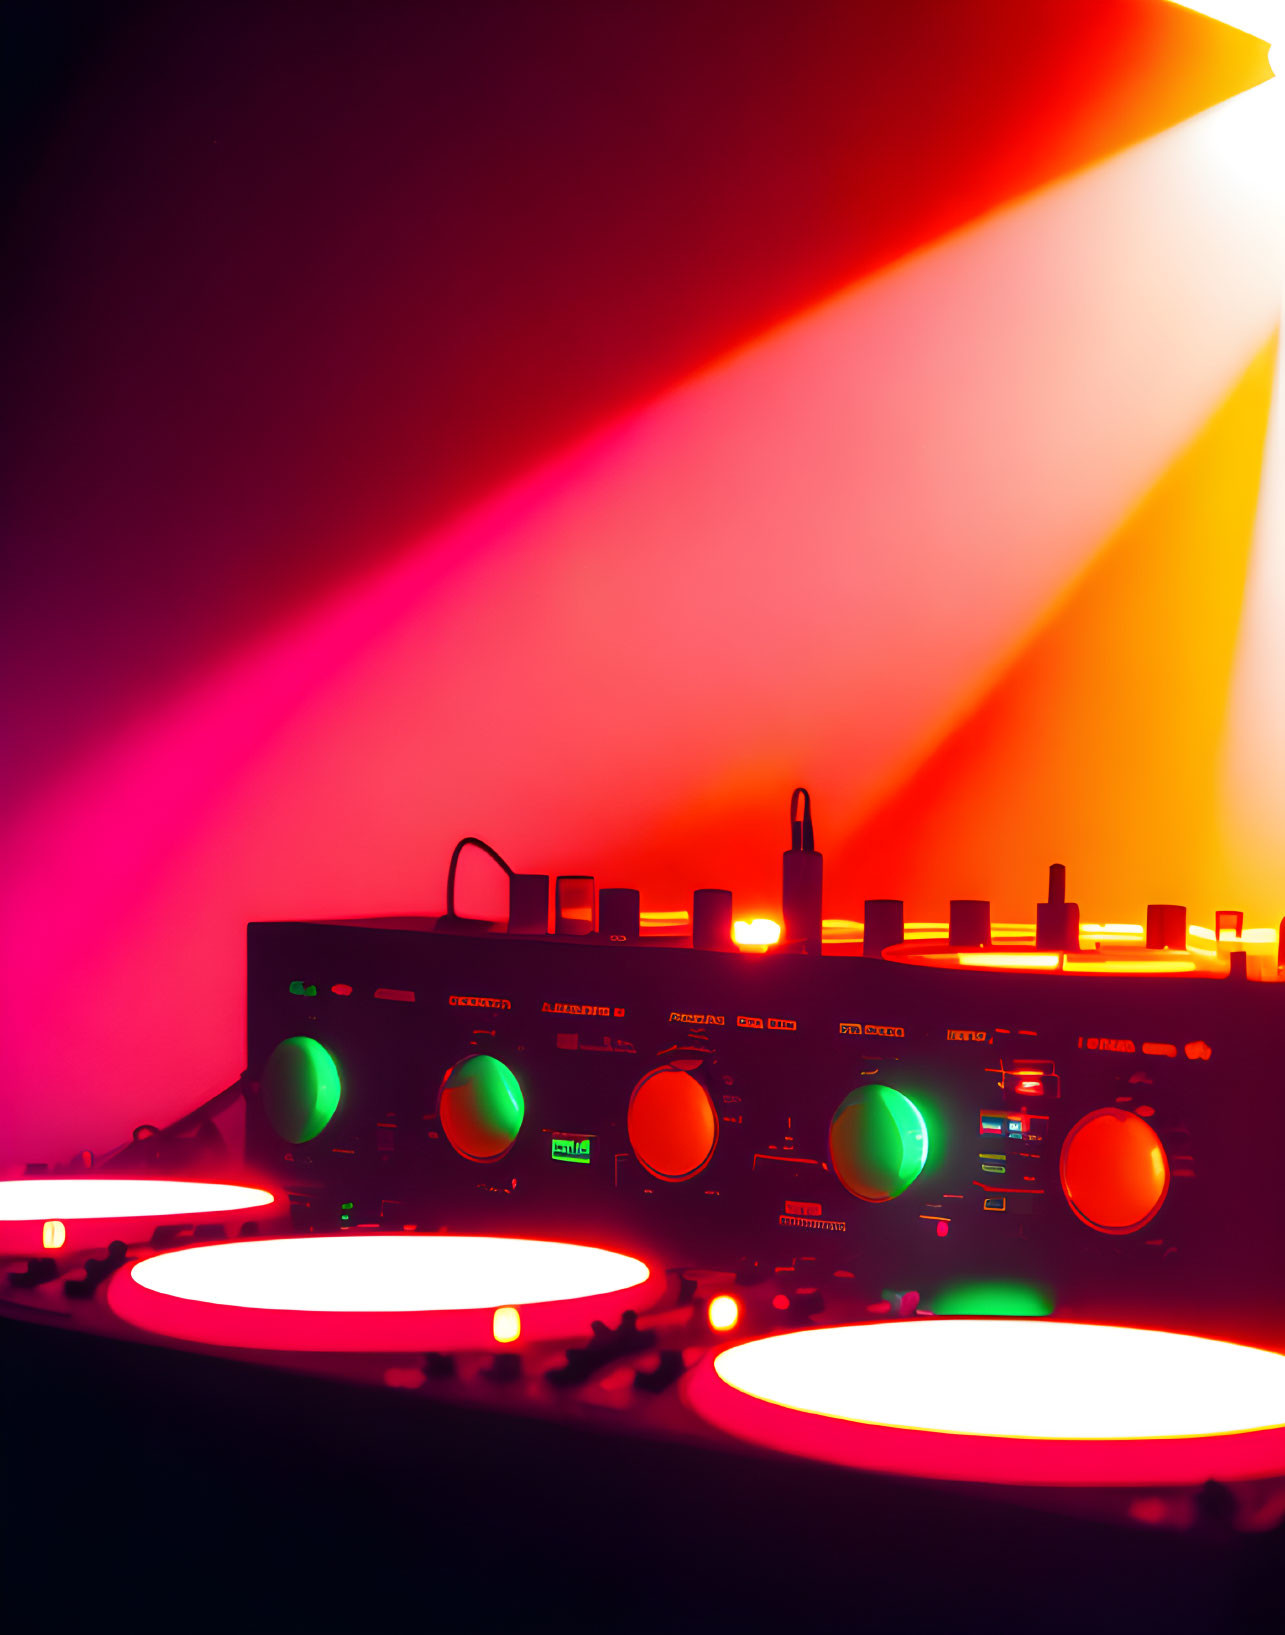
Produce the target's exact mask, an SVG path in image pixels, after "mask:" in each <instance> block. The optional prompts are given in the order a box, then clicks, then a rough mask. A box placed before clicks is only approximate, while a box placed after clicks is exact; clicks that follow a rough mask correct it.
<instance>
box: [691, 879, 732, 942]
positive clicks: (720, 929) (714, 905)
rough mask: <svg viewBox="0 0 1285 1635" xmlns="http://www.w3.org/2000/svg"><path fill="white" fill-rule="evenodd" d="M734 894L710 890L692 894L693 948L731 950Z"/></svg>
mask: <svg viewBox="0 0 1285 1635" xmlns="http://www.w3.org/2000/svg"><path fill="white" fill-rule="evenodd" d="M733 946H734V944H733V942H732V894H731V892H730V891H719V890H715V889H712V888H708V889H705V890H702V891H694V892H693V893H692V947H693V948H711V949H730V948H732V947H733Z"/></svg>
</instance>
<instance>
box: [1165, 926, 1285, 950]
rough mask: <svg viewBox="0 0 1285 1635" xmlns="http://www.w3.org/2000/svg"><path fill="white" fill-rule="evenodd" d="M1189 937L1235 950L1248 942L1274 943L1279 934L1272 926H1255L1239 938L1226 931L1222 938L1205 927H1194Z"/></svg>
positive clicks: (1189, 930) (1190, 929) (1188, 931)
mask: <svg viewBox="0 0 1285 1635" xmlns="http://www.w3.org/2000/svg"><path fill="white" fill-rule="evenodd" d="M1187 935H1188V936H1189V937H1196V938H1197V939H1198V940H1199V941H1201V942H1216V943H1217V944H1218V945H1219V946H1220V947H1224V946H1227V945H1230V946H1231V947H1233V948H1238V947H1240V946H1241V945H1242V944H1244V943H1247V942H1252V943H1264V942H1265V943H1272V942H1275V941H1276V937H1277V933H1276V932H1275V931H1273V930H1272V928H1271V927H1270V926H1255V927H1254V928H1253V929H1252V930H1249V931H1242V932H1241V934H1240V935H1239V936H1237V935H1236V933H1235V932H1234V931H1224V932H1223V933H1222V935H1221V936H1215V935H1214V933H1213V932H1212V931H1209V930H1207V929H1206V928H1205V927H1204V926H1203V925H1192V926H1188V927H1187Z"/></svg>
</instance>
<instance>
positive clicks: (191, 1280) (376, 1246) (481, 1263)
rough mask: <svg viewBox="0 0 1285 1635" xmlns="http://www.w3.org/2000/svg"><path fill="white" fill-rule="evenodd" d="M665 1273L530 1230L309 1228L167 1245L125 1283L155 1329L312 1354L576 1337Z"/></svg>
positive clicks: (134, 1314) (116, 1305)
mask: <svg viewBox="0 0 1285 1635" xmlns="http://www.w3.org/2000/svg"><path fill="white" fill-rule="evenodd" d="M663 1282H664V1279H663V1276H660V1275H658V1274H655V1273H653V1272H652V1271H651V1269H650V1268H649V1267H648V1266H647V1265H646V1264H645V1263H644V1262H643V1261H641V1260H637V1259H635V1258H634V1257H633V1256H631V1255H623V1254H617V1253H615V1252H614V1251H612V1250H608V1249H597V1248H593V1247H590V1246H587V1245H584V1244H574V1243H547V1242H542V1241H538V1240H531V1239H525V1238H490V1237H446V1236H418V1235H415V1236H394V1235H391V1234H389V1235H380V1236H371V1237H356V1236H353V1237H349V1236H342V1237H307V1238H282V1239H276V1240H269V1241H250V1242H241V1243H226V1244H213V1245H209V1246H207V1247H201V1248H192V1249H181V1250H178V1251H176V1252H175V1253H173V1254H167V1255H155V1256H153V1257H151V1258H150V1259H148V1260H144V1261H141V1262H139V1263H138V1264H137V1265H135V1266H132V1267H130V1268H129V1270H128V1275H126V1274H124V1273H122V1274H121V1275H120V1276H118V1277H117V1278H116V1279H115V1280H114V1282H113V1283H112V1286H111V1290H110V1300H111V1304H112V1307H113V1309H114V1310H116V1311H117V1312H118V1314H119V1315H121V1316H122V1317H124V1318H125V1319H126V1320H127V1321H129V1322H131V1323H135V1324H137V1325H138V1326H139V1327H141V1328H146V1329H150V1330H152V1331H153V1332H156V1333H160V1334H168V1335H172V1336H174V1337H176V1338H181V1339H193V1340H204V1341H207V1342H211V1343H213V1344H218V1345H236V1346H252V1347H258V1348H263V1347H269V1348H275V1349H283V1350H305V1351H398V1350H415V1349H419V1348H422V1347H430V1348H431V1347H452V1348H456V1347H469V1346H490V1345H493V1344H495V1343H496V1342H497V1341H499V1342H500V1343H504V1342H507V1341H511V1340H514V1339H517V1338H518V1337H519V1336H520V1337H522V1338H524V1339H547V1338H552V1337H555V1336H561V1335H565V1334H574V1333H576V1332H578V1331H579V1330H580V1329H581V1328H583V1327H586V1326H587V1325H588V1324H589V1322H590V1321H592V1320H593V1319H595V1318H598V1319H600V1320H602V1321H618V1320H619V1316H620V1313H621V1312H622V1311H624V1310H625V1309H626V1308H628V1307H634V1308H635V1309H640V1310H641V1309H643V1308H645V1307H646V1306H647V1305H649V1304H651V1303H653V1302H654V1301H655V1299H656V1298H657V1296H658V1294H659V1292H660V1289H661V1288H662V1287H663Z"/></svg>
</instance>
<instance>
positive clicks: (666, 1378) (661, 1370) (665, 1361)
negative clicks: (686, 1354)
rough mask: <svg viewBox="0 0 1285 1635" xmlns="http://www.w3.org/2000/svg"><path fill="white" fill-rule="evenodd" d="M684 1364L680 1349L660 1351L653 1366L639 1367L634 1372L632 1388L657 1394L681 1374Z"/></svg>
mask: <svg viewBox="0 0 1285 1635" xmlns="http://www.w3.org/2000/svg"><path fill="white" fill-rule="evenodd" d="M686 1366H687V1365H686V1363H684V1361H683V1354H682V1352H681V1351H662V1352H661V1354H660V1361H659V1362H658V1363H657V1365H656V1367H655V1368H640V1369H638V1371H637V1372H636V1373H635V1374H634V1388H635V1390H638V1391H649V1392H651V1393H652V1394H653V1395H658V1394H659V1393H660V1392H661V1391H663V1390H665V1389H666V1388H667V1387H668V1386H670V1385H672V1384H673V1383H674V1381H675V1380H676V1379H678V1378H679V1377H680V1376H681V1375H682V1373H683V1371H684V1369H685V1368H686Z"/></svg>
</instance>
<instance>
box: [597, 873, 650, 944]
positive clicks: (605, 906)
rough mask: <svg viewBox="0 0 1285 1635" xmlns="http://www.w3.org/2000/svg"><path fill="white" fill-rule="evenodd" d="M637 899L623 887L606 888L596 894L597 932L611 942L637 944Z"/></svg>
mask: <svg viewBox="0 0 1285 1635" xmlns="http://www.w3.org/2000/svg"><path fill="white" fill-rule="evenodd" d="M639 923H640V920H639V898H638V893H637V892H636V891H633V890H630V889H628V888H626V887H624V886H606V887H604V888H603V890H602V891H600V892H599V893H598V931H599V934H600V935H601V936H604V937H609V938H611V939H612V940H613V941H617V940H620V939H622V938H623V940H624V941H625V942H637V941H638V930H639Z"/></svg>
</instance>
